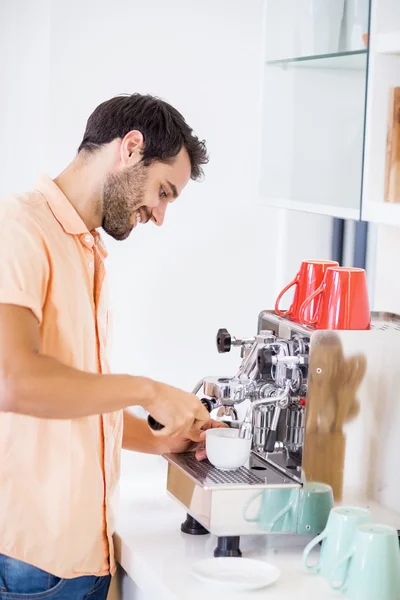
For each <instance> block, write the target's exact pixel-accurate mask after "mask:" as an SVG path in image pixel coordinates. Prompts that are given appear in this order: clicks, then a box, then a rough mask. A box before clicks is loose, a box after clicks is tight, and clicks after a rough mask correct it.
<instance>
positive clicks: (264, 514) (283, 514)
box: [243, 487, 300, 533]
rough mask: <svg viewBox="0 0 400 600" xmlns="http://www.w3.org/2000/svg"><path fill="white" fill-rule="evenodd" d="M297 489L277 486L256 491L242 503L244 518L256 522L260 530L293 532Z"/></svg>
mask: <svg viewBox="0 0 400 600" xmlns="http://www.w3.org/2000/svg"><path fill="white" fill-rule="evenodd" d="M299 489H300V488H290V487H285V488H278V487H277V488H267V489H264V490H260V491H259V492H256V493H255V494H253V495H252V496H251V497H250V499H249V500H248V501H247V502H246V504H245V505H244V509H243V518H244V520H245V521H247V522H248V523H257V525H258V528H259V529H261V530H262V531H268V532H271V533H272V532H274V533H290V532H293V533H294V532H295V531H296V507H297V502H298V494H299ZM258 498H259V501H258V502H257V500H258ZM252 515H253V516H252Z"/></svg>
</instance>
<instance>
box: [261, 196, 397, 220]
mask: <svg viewBox="0 0 400 600" xmlns="http://www.w3.org/2000/svg"><path fill="white" fill-rule="evenodd" d="M266 200H267V205H268V206H273V207H276V208H285V209H287V210H297V211H300V212H306V213H311V214H317V215H327V216H331V217H337V218H340V219H350V220H354V221H358V219H359V218H360V211H359V209H356V208H347V207H340V206H330V205H328V204H316V203H312V202H301V201H298V200H288V199H285V198H265V197H264V198H262V199H261V204H262V205H265V201H266ZM399 215H400V206H399Z"/></svg>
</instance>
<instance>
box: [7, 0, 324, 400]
mask: <svg viewBox="0 0 400 600" xmlns="http://www.w3.org/2000/svg"><path fill="white" fill-rule="evenodd" d="M31 4H32V3H31V2H29V0H2V3H1V6H2V11H3V12H4V14H3V15H2V16H3V19H1V21H0V33H2V30H3V29H4V27H5V26H6V20H7V18H10V17H9V14H10V11H11V6H12V7H13V9H12V18H13V19H14V20H15V18H16V16H17V15H18V14H19V15H23V13H24V9H25V7H27V6H31ZM16 5H18V10H17V9H16ZM262 5H263V2H262V0H252V1H251V2H248V0H202V2H201V3H198V2H194V1H188V0H168V2H163V1H162V0H148V1H147V2H139V1H138V0H115V1H114V2H113V3H111V2H110V0H107V1H105V0H80V1H78V0H58V1H57V2H56V1H52V0H35V10H38V11H43V13H44V15H45V16H44V18H43V19H40V20H39V22H38V20H37V19H36V20H35V21H33V20H32V21H31V22H32V23H34V24H35V29H34V31H35V36H34V37H35V39H36V40H39V41H38V42H37V45H38V48H37V49H36V50H35V49H34V48H33V49H32V43H31V42H30V43H29V45H28V44H23V48H24V49H25V54H24V57H23V58H21V57H20V58H19V59H18V64H20V62H21V61H22V63H23V64H24V65H25V67H24V71H23V73H22V74H21V73H19V76H18V77H14V74H15V70H16V66H15V62H13V63H12V66H11V67H10V63H9V58H8V56H7V54H6V55H3V56H2V57H0V61H1V64H3V63H4V62H5V63H6V65H7V67H8V68H9V69H10V68H11V69H12V75H11V76H10V77H9V79H8V80H7V81H8V83H7V87H8V88H9V91H8V92H7V95H8V96H9V95H10V94H11V97H12V98H15V97H18V95H19V94H21V93H23V92H26V91H27V88H28V87H29V82H30V79H32V77H33V73H35V74H36V73H37V78H38V80H39V81H40V85H38V83H37V81H36V75H35V86H36V88H35V89H37V88H40V94H41V95H40V98H39V99H38V100H37V103H38V104H39V106H38V112H39V113H40V114H41V115H42V114H43V107H45V108H46V110H45V115H46V119H44V121H45V122H44V123H43V125H42V123H41V122H40V123H39V124H38V123H32V128H31V129H30V130H29V131H30V134H29V135H31V136H32V137H33V138H34V139H35V140H37V143H38V144H39V145H40V144H44V147H45V156H43V159H42V157H41V154H40V153H39V156H36V157H35V158H34V159H32V158H31V155H30V154H29V153H27V154H26V155H25V156H24V160H23V161H21V157H18V159H17V158H16V157H17V156H18V152H17V150H18V142H17V141H16V140H15V139H14V137H13V132H12V131H8V133H7V136H6V140H7V142H10V143H12V144H14V146H13V147H14V154H13V156H12V157H11V158H10V159H9V160H8V163H7V165H8V169H9V173H8V182H9V185H7V186H3V184H2V183H1V178H0V186H1V188H2V189H0V192H1V193H4V191H8V188H12V187H13V186H14V187H17V188H18V189H19V188H20V187H21V185H19V184H21V183H23V185H25V179H24V178H21V177H20V171H21V170H23V171H24V172H25V170H27V169H28V170H29V173H30V172H31V171H34V170H36V169H37V167H38V166H39V164H40V165H42V166H43V167H44V168H45V169H46V170H47V171H48V172H49V173H50V175H52V176H54V175H56V174H57V172H58V171H59V170H60V169H62V168H63V166H64V165H65V164H66V163H67V162H68V161H69V160H71V159H72V157H73V156H74V153H75V151H76V148H77V146H78V145H79V142H80V139H81V136H82V133H83V129H84V126H85V121H86V119H87V117H88V115H89V113H90V112H91V111H92V110H93V108H94V107H95V106H96V105H97V104H98V103H99V102H101V101H103V100H104V99H106V98H108V97H110V96H112V95H115V94H118V93H121V92H133V91H138V92H142V93H147V92H148V93H153V94H157V95H159V96H161V97H163V98H165V99H167V100H168V101H170V102H171V103H172V104H174V105H176V107H177V108H178V109H179V110H181V111H182V113H183V114H184V115H185V117H186V118H187V120H188V122H189V123H190V124H191V125H192V126H193V127H194V128H195V130H196V132H197V133H198V134H199V135H200V136H201V137H204V138H206V140H207V143H208V147H209V151H210V156H211V161H210V164H209V165H208V166H207V167H206V179H205V181H204V182H203V183H201V184H197V183H192V182H191V183H190V184H189V185H188V188H187V190H185V192H184V194H183V195H182V198H181V199H180V200H179V201H178V202H177V203H176V205H174V206H173V207H171V208H170V209H169V211H168V214H167V219H166V223H165V225H164V227H163V228H161V229H159V228H155V227H153V226H152V225H148V226H146V227H144V226H143V227H142V228H139V229H138V230H137V231H135V232H134V233H133V235H132V236H131V238H130V239H129V240H128V241H126V242H124V243H120V242H115V241H113V240H108V239H107V243H108V247H109V252H110V256H109V273H110V282H111V291H112V301H113V307H114V312H115V318H114V323H115V335H114V352H113V361H112V362H113V367H114V370H115V371H118V372H120V371H123V372H129V373H140V374H145V375H149V376H152V377H155V378H158V379H161V380H164V381H167V382H169V383H172V384H175V385H180V386H183V387H185V388H187V389H190V388H191V387H193V385H194V384H195V383H196V381H197V380H198V379H199V378H200V377H202V376H205V375H207V374H211V373H224V372H227V373H230V372H231V371H232V370H236V368H237V366H238V354H237V353H236V352H234V353H233V354H232V355H224V356H220V355H218V354H217V352H216V349H215V342H214V340H215V334H216V331H217V329H218V328H219V327H221V326H226V327H228V328H230V329H232V332H233V333H234V334H235V335H253V334H254V333H255V327H256V322H257V315H258V313H259V311H260V310H261V309H263V308H270V307H272V305H273V301H274V298H275V297H276V295H277V293H278V292H279V291H280V289H281V287H283V285H284V284H285V283H286V282H287V281H288V279H289V278H291V277H292V276H293V275H294V273H295V271H296V269H297V266H298V264H299V262H300V261H301V259H302V258H311V257H325V258H327V257H329V252H330V239H329V232H330V220H329V219H328V218H325V217H315V216H312V215H306V214H302V213H286V212H285V211H278V210H273V209H267V208H263V207H260V206H259V204H258V194H257V160H258V153H259V146H258V143H259V138H260V135H259V132H260V128H261V120H260V112H259V106H260V104H259V100H260V90H261V75H262V68H263V65H262V45H263V31H262ZM21 18H22V17H21ZM29 18H30V19H33V16H31V17H29ZM48 23H49V24H50V26H48ZM42 30H43V31H42ZM25 33H26V32H25V29H18V28H17V29H16V30H15V31H14V35H13V40H12V41H11V40H9V42H8V44H7V48H9V47H12V45H13V44H14V45H15V44H17V42H18V35H20V36H23V35H24V34H25ZM42 33H43V38H42V35H41V34H42ZM30 35H31V36H32V35H33V34H32V29H30ZM0 39H1V35H0ZM21 39H22V38H21ZM46 39H48V40H49V48H50V50H49V52H48V53H47V54H46V53H44V54H43V53H42V50H43V48H44V47H45V46H44V42H43V41H42V40H46ZM46 60H47V62H46ZM45 67H47V71H46V69H45ZM0 72H1V71H0ZM17 106H18V108H19V109H21V106H20V104H17ZM32 110H33V109H32ZM8 111H9V112H10V114H13V113H12V111H13V105H12V104H11V105H10V106H9V107H8ZM13 118H14V119H15V121H18V123H17V125H18V127H17V131H18V133H19V134H23V131H24V127H25V124H26V122H27V121H29V122H31V121H32V119H31V118H30V117H29V119H28V118H25V117H24V119H25V120H23V121H22V123H24V126H23V125H22V124H21V122H20V121H19V118H17V117H15V115H14V117H13ZM41 118H42V117H41ZM1 123H2V122H0V124H1ZM42 128H43V130H44V131H48V135H47V136H46V137H42V135H41V130H42ZM30 145H31V146H32V145H33V147H34V148H35V144H30ZM40 147H41V146H40ZM0 164H1V163H0ZM17 184H18V185H17ZM3 188H4V189H3Z"/></svg>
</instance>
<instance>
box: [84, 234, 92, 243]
mask: <svg viewBox="0 0 400 600" xmlns="http://www.w3.org/2000/svg"><path fill="white" fill-rule="evenodd" d="M92 241H93V240H92V236H91V235H85V242H87V243H88V244H90V243H91V242H92Z"/></svg>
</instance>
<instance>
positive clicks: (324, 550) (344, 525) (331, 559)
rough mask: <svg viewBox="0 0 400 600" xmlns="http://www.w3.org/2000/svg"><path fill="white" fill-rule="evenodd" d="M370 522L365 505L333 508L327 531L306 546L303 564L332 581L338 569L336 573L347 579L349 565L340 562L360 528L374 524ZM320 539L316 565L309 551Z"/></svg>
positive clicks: (341, 579)
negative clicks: (312, 561)
mask: <svg viewBox="0 0 400 600" xmlns="http://www.w3.org/2000/svg"><path fill="white" fill-rule="evenodd" d="M371 521H372V517H371V513H370V512H369V511H368V510H366V509H364V508H358V507H351V506H350V507H346V506H341V507H337V508H333V509H332V510H331V512H330V514H329V518H328V522H327V524H326V527H325V529H324V531H323V532H322V533H321V534H320V535H318V536H317V537H316V538H314V539H313V540H312V541H311V542H310V543H309V544H308V545H307V546H306V547H305V549H304V552H303V564H304V566H305V567H306V568H307V569H308V570H309V571H313V572H316V573H320V574H321V575H322V576H323V577H325V578H326V579H329V580H330V579H331V577H332V573H333V569H335V576H336V577H337V578H339V581H344V579H345V574H346V569H347V565H346V563H344V562H341V561H342V560H343V558H344V557H345V556H347V553H348V552H349V550H350V549H351V548H352V547H353V541H354V536H355V533H356V530H357V527H358V526H359V525H363V524H366V523H371ZM320 542H322V544H321V550H320V554H319V560H318V561H317V562H316V563H315V564H310V560H309V558H310V552H311V550H312V549H313V548H314V547H315V546H317V544H319V543H320ZM339 563H340V565H339Z"/></svg>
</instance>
